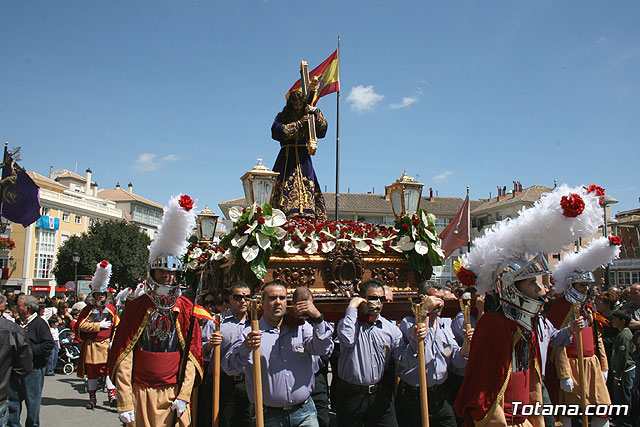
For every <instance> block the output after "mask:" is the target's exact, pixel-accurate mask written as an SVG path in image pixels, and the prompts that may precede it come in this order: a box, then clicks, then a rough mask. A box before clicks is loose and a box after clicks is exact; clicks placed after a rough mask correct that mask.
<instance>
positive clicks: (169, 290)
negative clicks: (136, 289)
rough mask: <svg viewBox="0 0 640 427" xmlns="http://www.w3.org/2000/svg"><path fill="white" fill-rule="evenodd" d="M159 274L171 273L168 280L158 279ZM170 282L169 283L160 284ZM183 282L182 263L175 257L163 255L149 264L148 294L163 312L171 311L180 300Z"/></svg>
mask: <svg viewBox="0 0 640 427" xmlns="http://www.w3.org/2000/svg"><path fill="white" fill-rule="evenodd" d="M159 272H169V273H170V274H169V275H168V277H167V280H161V279H158V278H157V276H156V275H157V274H162V273H159ZM160 281H162V282H168V283H160ZM181 281H182V261H181V260H180V258H178V257H176V256H174V255H161V256H159V257H156V258H155V259H154V260H153V261H152V262H151V263H150V264H149V271H148V274H147V294H148V295H149V297H151V300H152V301H153V303H154V304H155V305H156V307H158V308H159V309H161V310H170V309H172V308H173V306H174V305H176V301H178V298H180V294H181V292H180V283H181Z"/></svg>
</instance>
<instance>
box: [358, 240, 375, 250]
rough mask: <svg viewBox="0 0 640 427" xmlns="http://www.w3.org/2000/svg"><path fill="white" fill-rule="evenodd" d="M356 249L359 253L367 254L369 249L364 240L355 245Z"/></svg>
mask: <svg viewBox="0 0 640 427" xmlns="http://www.w3.org/2000/svg"><path fill="white" fill-rule="evenodd" d="M356 249H357V250H359V251H361V252H369V250H370V249H371V248H370V247H369V245H367V244H366V243H365V241H364V240H360V241H359V242H358V243H356Z"/></svg>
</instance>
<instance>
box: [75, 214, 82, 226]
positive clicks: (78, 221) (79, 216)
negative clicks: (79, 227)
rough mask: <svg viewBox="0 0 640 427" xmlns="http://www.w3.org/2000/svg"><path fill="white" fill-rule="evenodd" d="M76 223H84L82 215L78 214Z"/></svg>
mask: <svg viewBox="0 0 640 427" xmlns="http://www.w3.org/2000/svg"><path fill="white" fill-rule="evenodd" d="M76 224H82V215H76Z"/></svg>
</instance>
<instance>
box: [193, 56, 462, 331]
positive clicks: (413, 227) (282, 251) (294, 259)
mask: <svg viewBox="0 0 640 427" xmlns="http://www.w3.org/2000/svg"><path fill="white" fill-rule="evenodd" d="M314 71H315V70H314ZM312 73H313V72H312ZM317 85H318V80H317V78H315V77H312V78H311V79H310V78H309V72H308V70H307V68H306V62H304V61H303V63H302V65H301V80H300V81H299V83H296V84H295V85H294V87H293V88H292V89H291V90H290V92H289V94H288V97H287V104H286V106H285V107H284V109H283V110H282V112H280V113H279V114H278V115H277V116H276V119H275V121H274V123H273V126H272V128H271V131H272V137H273V139H275V140H277V141H279V142H280V147H281V149H280V152H279V154H278V157H277V159H276V162H275V165H274V168H273V170H269V168H267V167H266V166H264V165H263V164H262V162H261V159H259V160H258V164H257V165H256V166H255V167H254V168H253V169H251V170H250V171H248V172H247V173H245V174H244V175H243V176H242V177H241V180H242V186H243V189H244V195H245V201H246V206H235V207H232V208H231V209H230V211H229V214H228V216H229V219H230V220H231V221H232V223H233V225H232V227H231V229H230V230H229V231H228V233H227V234H226V235H224V236H222V237H221V238H220V240H219V241H218V242H217V243H214V235H215V229H216V225H217V221H218V216H217V215H215V214H214V213H213V212H212V211H210V210H209V209H208V208H205V209H204V210H203V211H202V212H201V213H200V214H199V215H198V218H197V231H198V233H197V236H193V237H192V239H191V241H190V245H189V249H188V252H187V254H186V255H185V258H184V262H185V265H186V266H187V272H186V273H187V280H188V282H189V283H190V284H191V285H192V286H196V285H197V282H203V283H204V288H210V289H211V288H225V287H229V286H230V285H231V284H232V283H233V282H235V281H237V280H242V281H244V282H246V283H248V284H249V285H250V286H251V287H252V289H254V291H255V290H257V289H259V288H260V286H261V285H262V284H264V283H267V282H270V281H278V282H280V283H282V284H284V285H285V286H286V287H287V289H288V291H289V292H290V293H292V292H293V291H294V290H295V289H296V287H298V286H306V287H308V288H309V289H310V290H311V291H312V293H313V295H314V302H315V303H316V304H320V305H322V311H323V313H324V315H325V318H327V319H328V320H337V319H339V318H341V317H342V316H343V315H344V310H345V307H346V304H347V303H348V301H349V300H350V299H351V298H352V297H353V296H354V295H355V294H356V293H357V289H358V285H359V284H360V283H362V282H364V281H367V280H369V279H377V280H379V281H380V282H382V283H383V284H385V285H387V286H389V287H390V288H391V290H392V291H393V294H394V298H393V303H391V304H386V305H385V306H384V311H383V314H384V315H385V317H387V318H391V319H400V318H402V317H403V316H405V315H407V314H408V313H410V312H411V298H412V297H415V296H416V291H417V288H418V285H419V284H420V283H421V282H423V281H424V280H428V279H429V278H430V277H431V275H432V272H433V268H434V267H437V266H441V265H442V264H443V258H444V253H443V252H442V250H441V248H440V240H439V238H438V236H437V235H436V232H435V220H436V218H435V216H434V215H432V214H431V213H429V212H427V211H425V210H424V209H421V208H420V199H421V195H422V187H423V185H424V184H421V183H418V182H416V181H415V180H414V179H413V178H411V177H409V176H407V175H406V172H405V173H404V174H403V175H402V177H400V178H399V179H397V180H396V182H394V183H393V184H392V185H390V186H388V187H386V193H387V195H388V199H389V202H390V203H391V207H392V210H393V213H394V216H395V219H396V220H395V224H394V226H384V225H378V224H371V223H365V222H357V221H346V220H327V219H326V218H327V215H326V208H325V203H324V197H323V195H322V192H321V190H320V185H319V184H318V180H317V177H316V174H315V171H314V169H313V165H312V163H311V156H312V155H314V154H315V152H316V148H317V139H318V138H322V137H324V136H325V134H326V130H327V121H326V119H325V118H324V115H323V114H322V112H321V111H320V110H319V109H318V108H316V107H315V106H314V105H315V101H317V99H316V98H317V96H316V93H317V91H318V87H317ZM296 86H298V87H299V88H300V90H295V88H296ZM336 214H337V213H336ZM459 310H460V307H459V305H458V302H457V301H451V302H450V303H449V304H447V308H446V309H445V311H446V312H448V313H444V314H448V315H455V313H457V312H458V311H459Z"/></svg>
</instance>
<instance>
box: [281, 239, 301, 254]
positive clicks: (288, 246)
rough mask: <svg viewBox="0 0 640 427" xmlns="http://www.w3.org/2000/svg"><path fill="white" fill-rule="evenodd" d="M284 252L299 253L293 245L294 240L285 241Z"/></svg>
mask: <svg viewBox="0 0 640 427" xmlns="http://www.w3.org/2000/svg"><path fill="white" fill-rule="evenodd" d="M284 251H285V252H286V253H288V254H295V253H298V248H296V247H295V246H294V245H293V240H291V239H289V240H285V241H284Z"/></svg>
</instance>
